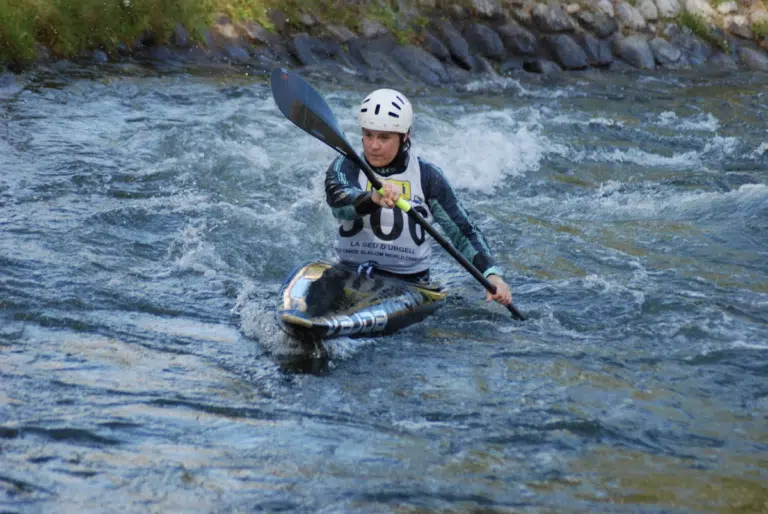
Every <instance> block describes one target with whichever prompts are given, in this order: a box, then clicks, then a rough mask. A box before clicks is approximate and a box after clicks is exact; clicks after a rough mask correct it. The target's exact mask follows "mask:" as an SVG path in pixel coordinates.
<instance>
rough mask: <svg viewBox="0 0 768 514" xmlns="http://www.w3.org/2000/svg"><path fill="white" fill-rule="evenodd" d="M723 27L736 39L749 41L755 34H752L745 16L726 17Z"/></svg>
mask: <svg viewBox="0 0 768 514" xmlns="http://www.w3.org/2000/svg"><path fill="white" fill-rule="evenodd" d="M725 26H726V27H727V29H728V31H729V32H730V33H731V34H733V35H734V36H736V37H740V38H741V39H749V40H752V39H754V38H755V33H754V32H752V28H751V27H750V26H749V24H748V23H747V17H746V16H729V17H726V19H725Z"/></svg>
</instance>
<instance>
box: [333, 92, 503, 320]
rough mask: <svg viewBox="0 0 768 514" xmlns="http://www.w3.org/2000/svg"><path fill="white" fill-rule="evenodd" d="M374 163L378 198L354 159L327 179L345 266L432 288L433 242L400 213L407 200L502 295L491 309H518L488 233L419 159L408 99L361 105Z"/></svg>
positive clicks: (340, 163) (339, 163)
mask: <svg viewBox="0 0 768 514" xmlns="http://www.w3.org/2000/svg"><path fill="white" fill-rule="evenodd" d="M358 120H359V123H360V128H361V129H362V136H363V154H364V158H365V160H366V162H367V163H368V164H369V165H370V166H371V168H372V169H373V171H374V172H375V174H376V175H377V176H378V178H380V179H381V181H382V182H383V184H384V187H383V189H384V191H383V193H384V194H381V193H380V192H379V191H376V190H375V189H374V188H372V187H371V184H370V182H369V180H368V178H367V177H366V175H365V173H364V172H363V171H362V170H361V169H360V167H359V166H358V165H357V164H356V163H355V162H354V161H352V160H351V159H349V158H347V157H344V156H341V157H338V158H337V159H336V160H335V161H334V162H333V163H332V164H331V166H330V167H329V168H328V171H327V173H326V178H325V192H326V201H327V202H328V205H329V206H330V207H331V210H332V212H333V215H334V217H335V218H336V219H338V220H339V222H340V225H339V230H338V233H337V238H336V245H335V250H336V253H337V256H338V258H339V261H340V262H341V263H343V264H351V265H354V266H357V267H358V270H359V271H360V272H365V273H367V274H368V275H370V274H371V272H374V273H378V274H381V275H386V276H395V277H397V278H401V279H405V280H409V281H427V280H428V279H429V267H430V259H431V244H430V240H429V239H428V234H426V233H425V231H424V230H423V229H422V228H421V227H420V226H418V225H417V224H416V223H414V222H413V220H412V218H411V217H408V216H405V215H404V213H403V212H402V211H401V210H400V209H394V207H395V204H396V203H397V201H398V200H399V199H400V198H401V197H403V198H405V199H406V200H407V201H408V202H410V203H411V205H412V208H413V209H415V210H417V211H418V212H419V214H421V215H422V216H423V217H424V218H425V219H426V220H427V221H428V222H429V223H432V222H434V221H437V222H438V224H439V225H440V226H441V227H442V228H443V230H444V231H445V232H446V234H447V235H448V236H449V238H450V240H451V242H452V243H453V245H454V246H455V247H456V248H458V249H459V250H460V251H461V253H462V255H464V257H466V258H467V260H469V262H471V263H472V264H473V265H474V266H475V267H476V268H477V269H478V270H479V271H480V272H481V273H482V274H483V276H485V277H486V278H487V279H488V282H490V283H491V284H493V285H494V286H495V287H496V293H495V294H492V293H491V292H490V291H486V301H491V300H496V301H497V302H499V303H501V304H503V305H507V306H509V305H511V303H512V295H511V292H510V290H509V286H508V285H507V284H506V282H505V281H504V279H503V278H502V276H501V270H500V269H499V267H498V266H497V265H496V263H495V261H494V259H493V257H492V256H491V251H490V249H489V247H488V244H487V242H486V240H485V237H484V236H483V234H482V232H481V231H480V229H479V228H478V227H477V226H476V225H475V224H474V223H472V221H471V220H470V218H469V215H468V213H467V211H466V210H465V209H464V208H463V207H462V205H461V203H460V202H459V200H458V198H457V197H456V194H455V192H454V190H453V188H452V187H451V186H450V184H449V183H448V181H447V179H446V178H445V176H444V175H443V173H442V171H441V170H440V168H438V167H437V166H435V165H434V164H432V163H430V162H428V161H426V160H424V159H422V158H420V157H418V156H416V155H415V153H414V152H412V151H411V139H410V131H411V126H412V124H413V108H412V107H411V103H410V102H409V101H408V99H407V98H406V97H405V95H403V94H401V93H399V92H397V91H395V90H392V89H378V90H376V91H374V92H373V93H371V94H370V95H368V96H367V97H366V98H365V100H363V102H362V104H361V105H360V111H359V114H358Z"/></svg>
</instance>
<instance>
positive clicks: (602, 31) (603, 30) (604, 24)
mask: <svg viewBox="0 0 768 514" xmlns="http://www.w3.org/2000/svg"><path fill="white" fill-rule="evenodd" d="M576 17H577V19H578V20H579V23H581V25H582V27H584V28H585V29H586V30H588V31H589V32H592V33H593V34H595V36H597V37H598V38H599V39H604V38H607V37H609V36H611V35H613V34H614V33H615V32H616V31H617V30H618V29H619V25H618V24H617V23H616V21H615V20H614V19H613V18H610V17H608V16H607V15H605V14H603V13H591V12H587V11H583V12H580V13H578V14H577V15H576Z"/></svg>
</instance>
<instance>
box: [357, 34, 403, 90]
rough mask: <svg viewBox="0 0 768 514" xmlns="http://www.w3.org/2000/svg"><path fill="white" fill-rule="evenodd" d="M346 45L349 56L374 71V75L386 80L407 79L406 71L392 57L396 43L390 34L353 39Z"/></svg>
mask: <svg viewBox="0 0 768 514" xmlns="http://www.w3.org/2000/svg"><path fill="white" fill-rule="evenodd" d="M348 46H349V54H350V56H352V58H354V59H355V60H357V61H358V62H360V63H361V64H362V66H364V67H365V68H368V69H369V70H371V71H372V72H374V74H375V76H376V77H379V78H381V79H382V80H385V81H388V82H391V81H393V80H401V81H406V82H407V81H408V79H409V75H408V73H407V72H406V71H405V70H404V69H403V68H402V66H400V65H399V64H398V63H397V61H395V60H394V58H393V57H392V56H393V55H394V52H395V49H396V48H397V46H398V45H397V42H396V41H395V40H394V38H392V37H391V36H385V37H381V38H377V39H364V38H358V39H353V40H352V41H350V42H349V43H348Z"/></svg>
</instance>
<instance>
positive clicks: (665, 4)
mask: <svg viewBox="0 0 768 514" xmlns="http://www.w3.org/2000/svg"><path fill="white" fill-rule="evenodd" d="M656 7H657V8H658V10H659V16H661V17H662V18H675V17H676V16H677V15H678V14H680V3H679V2H678V1H677V0H656Z"/></svg>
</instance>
